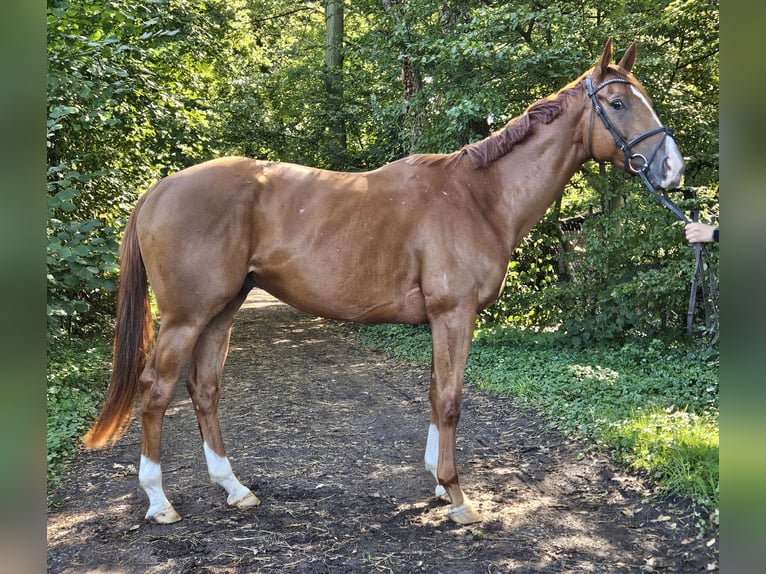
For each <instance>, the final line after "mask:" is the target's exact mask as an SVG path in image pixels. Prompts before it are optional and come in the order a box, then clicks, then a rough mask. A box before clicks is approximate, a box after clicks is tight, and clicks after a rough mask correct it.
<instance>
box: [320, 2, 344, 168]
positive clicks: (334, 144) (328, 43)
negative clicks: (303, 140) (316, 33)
mask: <svg viewBox="0 0 766 574" xmlns="http://www.w3.org/2000/svg"><path fill="white" fill-rule="evenodd" d="M324 9H325V22H326V34H325V56H324V67H325V90H326V91H327V122H328V123H327V127H328V130H329V132H330V146H329V158H328V160H329V164H330V168H331V169H342V168H344V167H346V166H345V160H346V118H345V112H344V109H343V0H325V2H324Z"/></svg>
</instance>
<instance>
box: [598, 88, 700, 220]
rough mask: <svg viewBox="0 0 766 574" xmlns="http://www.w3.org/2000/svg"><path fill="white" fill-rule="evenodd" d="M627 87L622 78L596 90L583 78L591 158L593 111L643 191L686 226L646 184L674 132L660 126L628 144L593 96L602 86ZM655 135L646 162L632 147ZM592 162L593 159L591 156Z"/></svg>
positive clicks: (682, 217)
mask: <svg viewBox="0 0 766 574" xmlns="http://www.w3.org/2000/svg"><path fill="white" fill-rule="evenodd" d="M618 83H619V84H630V82H629V81H628V80H625V79H624V78H611V79H609V80H605V81H603V82H601V83H600V84H599V85H598V86H596V87H595V88H594V87H593V83H592V82H591V79H590V76H588V77H587V78H585V87H586V88H587V90H588V96H589V97H590V101H591V103H592V104H593V107H592V108H591V116H590V131H589V133H588V148H589V149H588V152H589V153H590V155H591V157H593V111H594V110H595V112H596V115H598V117H599V118H600V119H601V123H603V124H604V127H605V128H606V130H607V131H608V132H609V133H610V134H612V138H613V139H614V143H615V144H616V145H617V147H618V149H619V150H620V151H621V152H622V153H623V155H624V156H625V165H626V166H627V167H628V168H629V169H630V171H632V172H633V173H636V174H638V176H639V177H640V178H641V181H642V182H643V183H644V185H645V186H646V188H647V189H648V190H649V191H650V192H652V194H653V195H654V196H655V197H656V198H657V199H658V200H659V201H660V203H662V205H664V206H665V207H667V208H668V209H669V210H670V211H671V212H673V214H674V215H675V216H676V217H678V218H679V219H680V220H681V221H683V222H684V223H688V222H689V220H688V219H687V217H686V215H684V213H683V212H682V211H681V210H680V209H678V207H676V206H675V205H674V204H673V203H672V202H671V201H670V200H669V199H668V198H667V197H665V196H664V195H662V194H660V193H659V192H658V191H657V188H656V187H654V185H653V184H652V182H651V181H649V176H648V173H647V172H648V170H649V165H650V164H651V163H652V162H653V161H654V158H655V156H656V155H657V152H658V151H660V148H661V147H662V144H663V143H665V139H666V138H667V137H668V136H672V135H673V132H672V131H671V130H670V128H669V127H667V126H659V127H656V128H654V129H651V130H648V131H645V132H644V133H642V134H640V135H638V136H636V137H635V138H633V139H632V140H630V141H627V140H626V139H625V138H624V137H622V135H621V134H620V133H619V132H618V131H617V130H616V129H615V127H614V125H612V122H610V121H609V118H608V117H607V115H606V112H605V111H604V107H603V106H602V105H601V104H600V103H599V101H598V98H596V94H597V93H598V92H599V91H600V90H601V89H602V88H604V87H605V86H608V85H609V84H618ZM657 134H663V135H662V138H660V141H659V142H658V143H657V145H656V146H654V150H652V153H651V155H650V156H649V159H648V160H647V159H646V156H645V155H643V154H640V153H634V152H633V147H635V146H636V145H637V144H639V143H640V142H642V141H644V140H645V139H646V138H650V137H652V136H654V135H657ZM593 159H595V157H593Z"/></svg>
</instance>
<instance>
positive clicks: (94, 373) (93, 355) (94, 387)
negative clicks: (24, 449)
mask: <svg viewBox="0 0 766 574" xmlns="http://www.w3.org/2000/svg"><path fill="white" fill-rule="evenodd" d="M110 358H111V349H110V348H109V347H108V346H107V345H106V343H104V342H102V341H100V340H83V339H79V338H68V337H60V338H57V339H50V340H49V341H48V371H47V379H48V383H47V392H46V404H47V415H48V425H47V447H48V481H49V483H50V484H55V483H56V481H57V480H58V477H59V475H60V473H61V471H62V469H63V467H64V465H65V464H66V462H67V461H68V460H69V458H70V457H71V455H72V453H73V452H74V450H75V441H76V440H77V438H78V437H80V436H82V434H83V433H85V431H87V430H88V428H89V426H90V424H91V423H92V422H93V420H94V418H95V416H96V414H97V411H98V405H99V404H100V402H101V400H102V399H103V393H104V388H105V387H106V384H107V382H108V379H109V361H110Z"/></svg>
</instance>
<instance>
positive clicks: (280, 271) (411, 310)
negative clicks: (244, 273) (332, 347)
mask: <svg viewBox="0 0 766 574" xmlns="http://www.w3.org/2000/svg"><path fill="white" fill-rule="evenodd" d="M279 260H280V257H279V256H275V257H273V260H272V261H271V262H270V263H269V264H261V265H255V266H253V267H252V271H253V273H254V275H255V277H256V281H257V284H258V286H259V287H261V288H263V289H264V290H265V291H268V292H269V293H271V294H272V295H274V296H275V297H277V298H278V299H280V300H282V301H284V302H285V303H287V304H289V305H291V306H293V307H295V308H296V309H300V310H301V311H305V312H307V313H311V314H313V315H318V316H321V317H327V318H330V319H339V320H345V321H356V322H360V323H423V322H425V321H426V320H427V317H426V312H425V304H424V301H423V294H422V292H421V290H420V287H419V284H418V282H417V280H416V278H415V277H414V276H413V275H414V274H412V273H409V274H408V273H407V272H406V271H403V270H401V269H400V270H390V271H388V272H384V271H382V270H381V269H380V268H376V267H375V266H368V265H361V264H358V263H354V262H353V261H350V260H348V259H344V258H340V260H335V258H328V257H327V256H326V254H325V255H324V256H321V257H320V256H319V255H317V254H315V255H314V256H309V255H304V256H299V257H295V256H293V257H291V258H290V260H289V261H287V260H283V261H281V262H280V261H279Z"/></svg>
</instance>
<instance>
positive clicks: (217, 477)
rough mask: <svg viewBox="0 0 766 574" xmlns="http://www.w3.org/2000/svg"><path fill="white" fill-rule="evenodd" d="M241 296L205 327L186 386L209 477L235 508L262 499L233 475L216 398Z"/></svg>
mask: <svg viewBox="0 0 766 574" xmlns="http://www.w3.org/2000/svg"><path fill="white" fill-rule="evenodd" d="M243 300H244V296H241V297H238V298H237V299H236V300H235V301H232V302H231V303H230V304H229V306H227V308H226V309H225V310H224V311H223V312H222V314H221V315H219V316H218V317H216V318H215V319H214V320H213V321H211V323H210V324H209V325H208V326H207V327H206V328H205V330H204V331H203V332H202V335H200V338H199V340H198V341H197V345H196V347H195V348H194V354H193V355H192V363H191V367H190V369H189V376H188V379H187V382H186V388H187V390H188V391H189V395H190V396H191V398H192V402H193V403H194V409H195V411H196V413H197V422H198V424H199V430H200V434H201V435H202V441H203V449H204V452H205V460H206V461H207V470H208V474H209V476H210V479H211V480H212V481H213V482H214V483H216V484H218V485H219V486H221V487H223V489H224V490H226V493H227V498H226V502H227V503H228V504H229V505H230V506H235V507H237V508H250V507H252V506H257V505H259V504H260V503H261V501H260V500H259V499H258V497H256V496H255V495H254V494H253V493H252V492H251V491H250V489H249V488H247V487H245V486H244V485H243V484H242V483H241V482H240V481H239V480H238V479H237V477H236V476H235V475H234V472H233V471H232V468H231V464H230V463H229V459H228V457H227V456H226V450H225V449H224V445H223V438H222V436H221V425H220V419H219V417H218V402H219V399H220V396H221V375H222V371H223V365H224V362H225V361H226V355H227V352H228V347H229V337H230V335H231V323H232V320H233V318H234V313H236V311H237V309H239V306H240V305H241V304H242V301H243Z"/></svg>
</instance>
